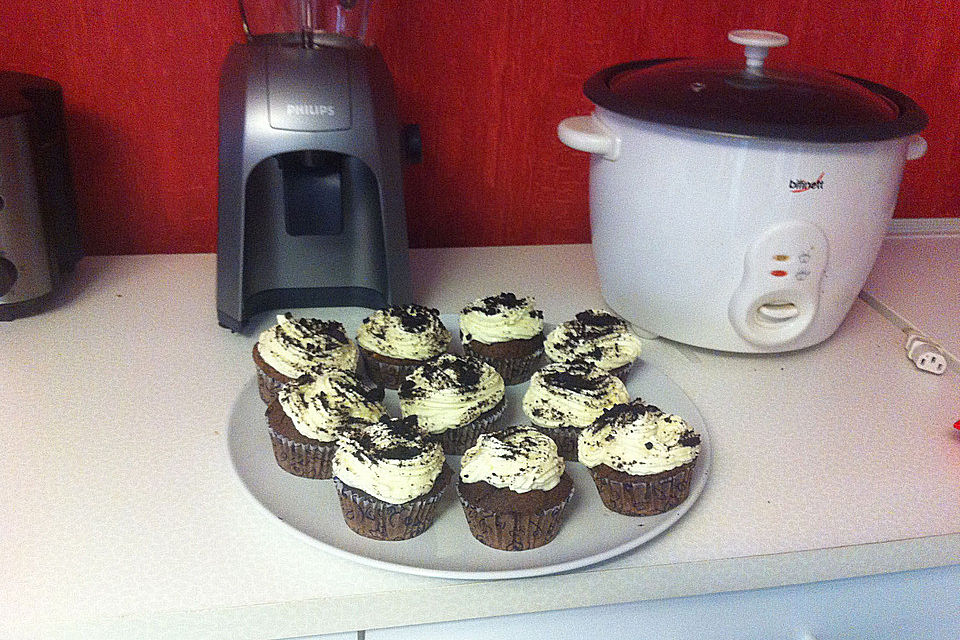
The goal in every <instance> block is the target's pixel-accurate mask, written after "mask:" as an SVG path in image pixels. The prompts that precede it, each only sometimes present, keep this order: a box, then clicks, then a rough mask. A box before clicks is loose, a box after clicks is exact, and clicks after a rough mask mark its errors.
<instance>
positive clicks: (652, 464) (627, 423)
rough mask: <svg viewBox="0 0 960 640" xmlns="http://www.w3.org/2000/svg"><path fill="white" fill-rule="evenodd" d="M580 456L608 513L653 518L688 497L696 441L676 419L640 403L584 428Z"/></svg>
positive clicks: (697, 448)
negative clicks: (588, 469)
mask: <svg viewBox="0 0 960 640" xmlns="http://www.w3.org/2000/svg"><path fill="white" fill-rule="evenodd" d="M579 453H580V462H582V463H583V464H584V465H586V466H587V467H589V468H590V475H591V476H593V481H594V483H595V484H596V485H597V491H598V492H599V493H600V499H601V500H602V501H603V504H604V505H605V506H606V507H607V508H608V509H610V510H611V511H616V512H617V513H622V514H624V515H628V516H652V515H656V514H658V513H664V512H665V511H669V510H670V509H673V508H674V507H676V506H677V505H679V504H680V503H681V502H683V501H684V500H686V499H687V496H689V495H690V483H691V481H692V479H693V469H694V467H695V465H696V462H697V457H698V456H699V455H700V436H699V434H697V433H696V432H695V431H694V430H693V429H692V428H691V427H690V426H689V425H688V424H687V423H686V422H685V421H684V420H683V418H681V417H680V416H677V415H673V414H669V413H663V412H662V411H660V410H659V409H657V408H656V407H654V406H651V405H648V404H645V403H644V402H643V401H642V400H639V399H638V400H634V401H633V402H630V403H627V404H621V405H617V406H616V407H613V408H612V409H609V410H608V411H606V412H604V414H603V415H602V416H601V417H600V418H599V419H598V420H597V421H596V422H595V423H594V424H593V426H590V427H587V428H586V429H584V430H583V432H582V433H581V434H580V443H579Z"/></svg>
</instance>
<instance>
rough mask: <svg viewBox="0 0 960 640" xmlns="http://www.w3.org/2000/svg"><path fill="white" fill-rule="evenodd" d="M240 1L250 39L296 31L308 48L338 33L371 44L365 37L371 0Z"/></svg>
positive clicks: (326, 40) (244, 23)
mask: <svg viewBox="0 0 960 640" xmlns="http://www.w3.org/2000/svg"><path fill="white" fill-rule="evenodd" d="M239 4H240V15H241V18H242V20H243V29H244V33H246V35H247V38H248V40H250V39H254V38H259V37H262V36H267V35H276V34H296V35H297V36H298V37H299V44H300V45H301V46H303V47H305V48H309V47H314V46H318V45H321V44H324V43H326V42H329V36H330V35H336V36H340V37H345V38H353V39H354V40H357V41H359V42H360V43H362V44H370V43H369V42H367V39H366V38H367V20H368V18H369V15H370V4H371V0H285V1H281V2H277V0H239ZM287 40H288V41H289V39H287Z"/></svg>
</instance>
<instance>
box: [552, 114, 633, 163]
mask: <svg viewBox="0 0 960 640" xmlns="http://www.w3.org/2000/svg"><path fill="white" fill-rule="evenodd" d="M557 137H559V138H560V142H562V143H563V144H565V145H567V146H568V147H570V148H571V149H576V150H577V151H586V152H587V153H595V154H597V155H599V156H602V157H604V158H606V159H607V160H616V159H617V158H619V157H620V138H618V137H617V135H616V134H615V133H613V131H612V130H611V129H610V127H608V126H607V125H605V124H603V123H602V122H600V120H598V119H597V117H596V116H574V117H572V118H567V119H565V120H563V121H562V122H560V124H558V125H557Z"/></svg>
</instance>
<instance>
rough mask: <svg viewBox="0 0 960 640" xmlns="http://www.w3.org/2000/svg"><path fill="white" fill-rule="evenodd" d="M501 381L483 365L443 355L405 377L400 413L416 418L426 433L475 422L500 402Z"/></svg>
mask: <svg viewBox="0 0 960 640" xmlns="http://www.w3.org/2000/svg"><path fill="white" fill-rule="evenodd" d="M503 394H504V383H503V378H502V377H501V376H500V374H499V373H497V371H496V369H494V368H493V367H491V366H490V365H489V364H487V363H486V362H483V361H482V360H480V359H478V358H474V357H471V356H458V355H454V354H452V353H445V354H443V355H441V356H440V357H438V358H437V359H435V360H431V361H430V362H427V363H424V364H422V365H420V366H418V367H417V368H416V369H414V370H413V371H412V372H410V373H409V374H407V377H406V378H405V379H404V381H403V383H402V384H401V385H400V390H399V393H398V395H399V396H400V412H401V414H402V415H403V416H417V420H418V422H419V424H420V428H421V429H423V430H424V431H426V432H427V433H443V432H444V431H446V430H447V429H456V428H457V427H462V426H464V425H466V424H468V423H470V422H472V421H474V420H476V419H477V418H478V417H480V415H482V414H483V413H485V412H487V411H489V410H491V409H493V408H494V407H495V406H497V404H498V403H499V402H500V401H501V400H502V399H503Z"/></svg>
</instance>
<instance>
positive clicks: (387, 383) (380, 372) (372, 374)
mask: <svg viewBox="0 0 960 640" xmlns="http://www.w3.org/2000/svg"><path fill="white" fill-rule="evenodd" d="M360 356H361V358H360V359H361V360H362V361H363V367H364V370H365V371H366V372H367V377H369V378H370V380H371V381H372V382H373V383H374V384H376V385H377V386H380V387H384V388H386V389H393V390H394V391H396V390H397V389H399V388H400V383H402V382H403V379H404V378H406V377H407V374H409V373H410V372H411V371H413V370H414V369H416V368H417V367H419V366H420V365H421V364H423V362H416V363H414V364H394V363H392V362H384V361H382V360H378V359H377V358H376V357H374V356H373V355H372V354H371V353H370V352H369V351H367V350H366V349H364V348H363V347H360ZM424 362H427V361H426V360H424Z"/></svg>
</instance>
